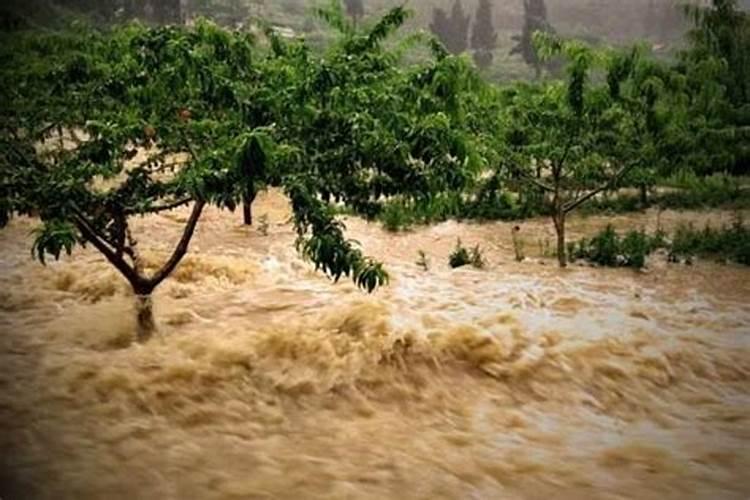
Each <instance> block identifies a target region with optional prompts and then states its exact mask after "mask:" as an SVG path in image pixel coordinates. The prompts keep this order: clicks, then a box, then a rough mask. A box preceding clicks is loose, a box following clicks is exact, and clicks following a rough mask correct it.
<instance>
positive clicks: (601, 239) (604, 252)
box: [586, 225, 620, 266]
mask: <svg viewBox="0 0 750 500" xmlns="http://www.w3.org/2000/svg"><path fill="white" fill-rule="evenodd" d="M586 253H587V258H588V260H590V261H592V262H596V263H597V264H601V265H603V266H616V265H617V255H618V254H619V253H620V240H619V237H618V236H617V233H616V232H615V229H614V228H613V227H612V226H611V225H607V227H606V228H605V229H604V230H603V231H601V232H600V233H599V234H597V235H596V236H594V237H593V238H592V239H591V241H590V242H589V244H588V250H587V252H586Z"/></svg>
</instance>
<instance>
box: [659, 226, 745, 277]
mask: <svg viewBox="0 0 750 500" xmlns="http://www.w3.org/2000/svg"><path fill="white" fill-rule="evenodd" d="M696 255H702V256H715V257H719V258H723V259H726V260H730V261H733V262H737V263H739V264H744V265H750V228H748V227H746V226H745V225H744V223H743V221H742V219H741V218H739V217H738V218H736V219H735V220H734V221H733V222H732V224H731V225H730V226H729V227H727V226H722V227H721V228H719V229H713V228H711V227H710V226H706V227H705V228H703V229H702V230H697V229H695V227H694V226H693V225H692V224H684V225H681V226H679V227H678V228H677V230H676V231H675V235H674V238H673V239H672V245H671V248H670V259H671V260H677V259H678V258H680V257H685V258H689V257H692V256H696Z"/></svg>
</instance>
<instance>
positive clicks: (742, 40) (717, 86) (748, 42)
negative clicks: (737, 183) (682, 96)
mask: <svg viewBox="0 0 750 500" xmlns="http://www.w3.org/2000/svg"><path fill="white" fill-rule="evenodd" d="M686 13H687V14H688V17H689V19H690V21H691V22H692V23H693V29H692V30H691V31H690V32H689V34H688V40H689V42H690V43H689V46H688V48H687V49H686V50H684V51H683V52H682V53H681V54H680V61H679V63H678V65H677V68H676V69H677V70H678V71H679V72H680V73H682V74H683V75H684V77H685V79H686V85H687V87H688V98H689V102H688V105H687V110H686V112H687V116H686V119H685V127H686V128H689V129H691V132H692V133H693V136H694V139H693V141H692V144H695V145H696V147H688V148H687V151H688V152H689V153H690V155H689V156H691V157H689V158H688V159H689V160H692V161H691V163H693V164H695V166H696V167H697V168H699V169H703V170H704V172H705V169H706V167H707V166H709V167H710V168H714V169H723V168H729V169H732V170H734V171H735V172H737V173H746V172H748V171H749V168H750V167H749V165H750V146H748V144H749V143H750V141H749V140H748V138H749V137H750V14H748V13H747V12H744V11H742V10H740V9H739V8H738V6H737V3H736V1H735V0H713V1H712V3H711V5H710V6H708V7H698V6H689V7H686ZM702 152H703V154H702ZM706 155H708V156H709V157H710V158H701V156H706ZM696 160H697V161H696ZM717 160H718V161H717ZM691 166H692V165H691Z"/></svg>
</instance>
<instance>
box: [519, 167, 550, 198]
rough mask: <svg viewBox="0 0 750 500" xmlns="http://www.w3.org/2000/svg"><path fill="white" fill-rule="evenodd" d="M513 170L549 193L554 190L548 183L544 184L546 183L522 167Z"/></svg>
mask: <svg viewBox="0 0 750 500" xmlns="http://www.w3.org/2000/svg"><path fill="white" fill-rule="evenodd" d="M515 171H516V172H517V173H518V175H520V176H521V177H523V178H524V179H525V180H526V181H528V182H531V183H532V184H534V185H536V186H537V187H539V188H541V189H543V190H544V191H547V192H550V193H554V192H555V188H553V187H552V186H550V185H549V184H546V183H544V182H542V181H540V180H539V179H537V178H536V177H534V176H532V175H529V174H527V173H526V172H524V171H523V170H522V169H520V168H516V169H515Z"/></svg>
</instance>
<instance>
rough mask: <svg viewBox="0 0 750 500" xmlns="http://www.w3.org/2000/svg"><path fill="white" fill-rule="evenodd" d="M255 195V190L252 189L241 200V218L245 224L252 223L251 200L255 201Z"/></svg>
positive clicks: (250, 224)
mask: <svg viewBox="0 0 750 500" xmlns="http://www.w3.org/2000/svg"><path fill="white" fill-rule="evenodd" d="M255 196H256V194H255V191H252V192H251V193H249V194H248V195H247V196H245V198H244V199H243V200H242V218H243V220H244V222H245V225H246V226H252V225H253V201H255Z"/></svg>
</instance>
